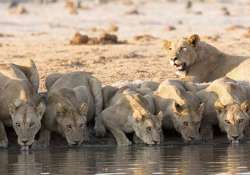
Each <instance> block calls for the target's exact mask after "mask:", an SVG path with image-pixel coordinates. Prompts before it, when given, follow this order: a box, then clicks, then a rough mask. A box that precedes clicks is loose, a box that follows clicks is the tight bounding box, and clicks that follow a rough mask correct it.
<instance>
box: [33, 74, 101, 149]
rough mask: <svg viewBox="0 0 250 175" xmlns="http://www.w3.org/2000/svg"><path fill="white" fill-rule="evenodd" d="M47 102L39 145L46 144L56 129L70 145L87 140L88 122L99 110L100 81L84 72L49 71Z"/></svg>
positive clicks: (92, 120)
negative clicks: (62, 72) (53, 72)
mask: <svg viewBox="0 0 250 175" xmlns="http://www.w3.org/2000/svg"><path fill="white" fill-rule="evenodd" d="M46 87H47V88H48V104H47V110H46V112H45V116H44V119H43V123H44V125H43V130H42V131H41V136H42V137H41V139H40V140H39V142H38V145H39V146H48V145H49V140H50V132H57V133H59V134H61V135H62V136H63V137H65V139H66V140H67V142H68V144H69V145H80V144H81V143H82V142H83V141H86V140H88V134H87V123H88V122H94V118H95V116H98V115H99V114H100V112H101V110H102V106H103V99H102V98H103V97H102V89H101V83H100V82H99V81H98V80H97V79H96V78H95V77H93V76H91V75H90V74H88V73H85V72H72V73H66V74H52V75H50V76H49V77H48V78H47V79H46Z"/></svg>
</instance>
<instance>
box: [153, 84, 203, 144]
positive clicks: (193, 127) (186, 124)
mask: <svg viewBox="0 0 250 175" xmlns="http://www.w3.org/2000/svg"><path fill="white" fill-rule="evenodd" d="M184 84H185V83H184V82H183V81H181V80H167V81H164V82H162V83H161V84H160V86H159V88H158V89H157V91H156V92H155V94H154V95H155V97H156V101H157V105H158V106H159V108H160V110H162V111H163V112H164V118H163V126H164V128H166V129H168V127H171V125H169V120H170V121H172V123H173V126H174V128H175V129H176V130H177V131H178V132H179V133H180V134H181V135H182V138H183V139H184V141H185V142H190V141H193V140H198V139H199V138H200V136H199V129H200V124H201V120H202V116H203V115H202V114H203V110H204V103H202V102H201V100H200V98H199V97H198V96H197V95H196V93H195V92H193V91H189V90H188V89H186V88H185V86H184Z"/></svg>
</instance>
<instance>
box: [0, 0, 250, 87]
mask: <svg viewBox="0 0 250 175" xmlns="http://www.w3.org/2000/svg"><path fill="white" fill-rule="evenodd" d="M186 3H187V1H165V0H154V1H153V0H152V1H150V0H148V1H146V0H129V1H128V0H127V1H108V0H107V1H105V3H99V4H98V3H96V2H93V1H84V3H83V4H82V5H81V6H82V7H88V8H87V9H81V8H78V9H77V14H74V15H71V14H69V11H68V9H66V8H65V4H64V3H63V2H61V1H59V2H57V3H53V4H47V5H38V4H36V3H24V4H21V5H22V6H23V7H25V9H26V10H27V11H28V13H26V14H25V15H21V14H16V15H11V14H9V13H8V12H9V8H8V7H9V4H7V3H0V16H1V18H0V28H1V34H0V61H1V63H9V62H16V63H18V62H22V61H23V60H24V59H26V58H28V59H30V58H31V59H34V61H35V62H36V64H37V67H38V70H39V73H40V78H41V90H44V79H45V78H46V76H47V75H48V74H50V73H55V72H70V71H78V70H82V71H87V72H90V73H92V74H93V75H94V76H96V77H97V78H99V79H100V80H101V81H102V82H103V83H104V84H111V83H114V82H116V81H122V80H136V79H142V80H153V81H156V82H160V81H163V80H165V79H169V78H176V76H175V74H174V68H173V67H171V66H170V64H169V61H168V60H167V59H166V57H165V50H164V49H163V47H162V46H163V40H172V39H176V38H180V37H183V36H187V35H190V34H193V33H197V34H199V35H200V36H201V38H202V40H204V41H207V42H209V43H210V44H212V45H214V46H215V47H217V48H218V49H220V50H223V51H224V52H227V53H230V54H235V55H250V37H249V36H248V35H247V33H249V31H248V29H249V26H250V21H249V17H250V3H249V2H248V1H247V0H237V2H236V1H232V0H231V1H230V0H229V1H215V0H214V1H204V2H198V1H192V5H191V6H190V5H188V7H189V6H190V7H189V8H188V9H186V6H187V4H186ZM136 11H137V12H136ZM128 12H130V13H129V14H128ZM196 12H201V13H199V15H197V14H195V13H196ZM227 12H229V13H230V15H228V14H227ZM112 25H113V26H112ZM230 27H231V29H230ZM91 29H96V30H91ZM77 32H79V33H80V35H78V34H77V35H76V36H75V34H76V33H77ZM102 33H108V34H109V35H106V36H102V37H103V38H102V39H101V37H100V36H101V34H102ZM73 36H75V37H74V39H75V41H74V42H76V43H77V42H79V43H88V44H80V45H78V44H76V45H72V44H70V41H71V40H72V37H73ZM93 38H96V39H97V41H98V42H93ZM89 40H90V41H91V42H92V43H91V42H90V43H91V44H89ZM117 41H118V43H119V41H127V42H125V43H122V44H116V42H117ZM72 42H73V40H72ZM104 43H105V44H104ZM106 43H109V44H106ZM114 43H115V44H114Z"/></svg>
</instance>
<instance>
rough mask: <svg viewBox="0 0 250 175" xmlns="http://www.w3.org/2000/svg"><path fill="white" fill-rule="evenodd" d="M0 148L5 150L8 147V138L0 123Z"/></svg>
mask: <svg viewBox="0 0 250 175" xmlns="http://www.w3.org/2000/svg"><path fill="white" fill-rule="evenodd" d="M0 147H1V148H7V147H8V138H7V134H6V131H5V128H4V124H3V122H1V121H0Z"/></svg>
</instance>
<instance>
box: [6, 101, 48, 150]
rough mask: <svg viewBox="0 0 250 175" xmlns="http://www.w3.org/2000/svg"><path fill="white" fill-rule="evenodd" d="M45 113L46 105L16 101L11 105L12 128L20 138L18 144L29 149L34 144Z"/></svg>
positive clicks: (41, 102)
mask: <svg viewBox="0 0 250 175" xmlns="http://www.w3.org/2000/svg"><path fill="white" fill-rule="evenodd" d="M44 112H45V103H44V102H43V101H40V102H39V103H37V104H34V103H24V102H22V101H20V100H16V101H15V102H14V103H13V104H10V105H9V113H10V115H11V118H12V126H13V128H14V130H15V132H16V134H17V137H18V144H19V145H21V146H22V148H23V149H28V148H29V146H31V145H32V144H33V143H34V139H35V136H36V134H37V133H38V131H39V130H40V128H41V119H42V117H43V114H44Z"/></svg>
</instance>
